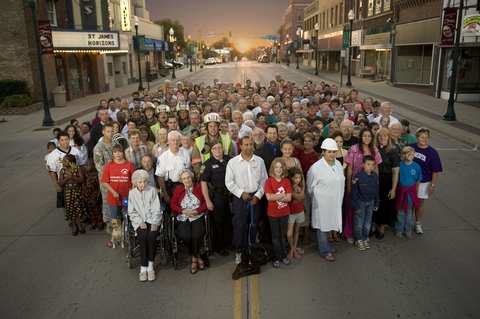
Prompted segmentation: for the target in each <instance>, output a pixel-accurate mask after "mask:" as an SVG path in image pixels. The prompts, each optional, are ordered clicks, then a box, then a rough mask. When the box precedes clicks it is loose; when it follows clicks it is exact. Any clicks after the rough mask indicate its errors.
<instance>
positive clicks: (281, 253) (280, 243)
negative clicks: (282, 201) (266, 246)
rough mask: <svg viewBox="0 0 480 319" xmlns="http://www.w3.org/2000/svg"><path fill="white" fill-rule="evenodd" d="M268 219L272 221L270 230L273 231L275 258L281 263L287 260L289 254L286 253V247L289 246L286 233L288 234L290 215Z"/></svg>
mask: <svg viewBox="0 0 480 319" xmlns="http://www.w3.org/2000/svg"><path fill="white" fill-rule="evenodd" d="M268 219H269V220H270V229H271V231H272V246H273V253H274V257H273V258H274V260H275V261H281V260H282V259H285V258H287V253H286V252H285V245H286V244H287V239H286V235H285V233H286V232H287V223H288V215H287V216H282V217H270V216H268Z"/></svg>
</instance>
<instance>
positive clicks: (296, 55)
mask: <svg viewBox="0 0 480 319" xmlns="http://www.w3.org/2000/svg"><path fill="white" fill-rule="evenodd" d="M298 38H300V28H298V29H297V51H298V48H299V46H300V42H298ZM295 57H296V58H297V69H300V68H299V67H298V53H297V52H295Z"/></svg>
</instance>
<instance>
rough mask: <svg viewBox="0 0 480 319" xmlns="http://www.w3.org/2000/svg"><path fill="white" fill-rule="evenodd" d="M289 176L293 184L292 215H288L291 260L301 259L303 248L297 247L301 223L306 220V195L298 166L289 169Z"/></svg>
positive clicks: (288, 256) (289, 255)
mask: <svg viewBox="0 0 480 319" xmlns="http://www.w3.org/2000/svg"><path fill="white" fill-rule="evenodd" d="M288 178H289V179H290V185H291V186H292V200H291V201H290V204H289V206H290V215H289V216H288V225H287V239H288V244H289V246H290V252H289V253H288V254H287V258H288V259H289V260H291V259H292V258H293V257H295V259H300V258H302V256H300V255H299V252H303V249H301V248H297V243H298V235H299V233H300V225H301V224H302V223H303V222H304V221H305V212H304V211H303V198H304V197H305V182H304V180H303V173H302V171H301V170H300V169H299V168H298V167H292V168H290V169H289V170H288Z"/></svg>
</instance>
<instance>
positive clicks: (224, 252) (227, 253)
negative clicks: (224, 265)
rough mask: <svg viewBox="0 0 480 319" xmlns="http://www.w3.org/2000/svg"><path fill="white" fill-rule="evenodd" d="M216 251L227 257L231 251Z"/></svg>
mask: <svg viewBox="0 0 480 319" xmlns="http://www.w3.org/2000/svg"><path fill="white" fill-rule="evenodd" d="M216 253H217V254H219V255H220V256H223V257H227V256H228V255H230V253H229V252H228V251H227V250H226V249H222V250H217V251H216Z"/></svg>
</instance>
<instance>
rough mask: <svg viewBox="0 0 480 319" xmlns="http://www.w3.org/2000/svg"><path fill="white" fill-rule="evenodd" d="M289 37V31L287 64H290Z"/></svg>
mask: <svg viewBox="0 0 480 319" xmlns="http://www.w3.org/2000/svg"><path fill="white" fill-rule="evenodd" d="M289 38H290V36H289V35H288V33H287V66H290V50H289V48H290V47H289V46H290V43H289V42H288V39H289Z"/></svg>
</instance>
